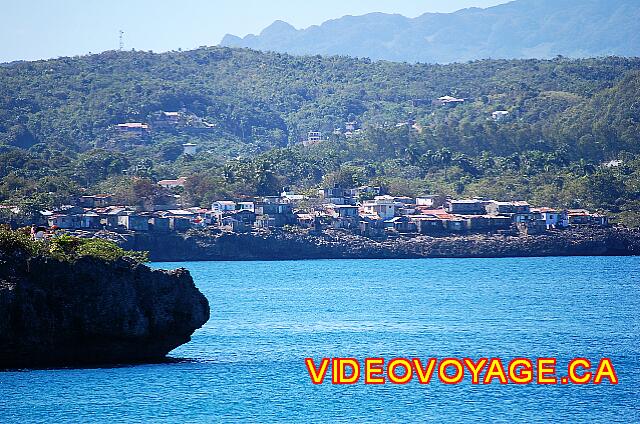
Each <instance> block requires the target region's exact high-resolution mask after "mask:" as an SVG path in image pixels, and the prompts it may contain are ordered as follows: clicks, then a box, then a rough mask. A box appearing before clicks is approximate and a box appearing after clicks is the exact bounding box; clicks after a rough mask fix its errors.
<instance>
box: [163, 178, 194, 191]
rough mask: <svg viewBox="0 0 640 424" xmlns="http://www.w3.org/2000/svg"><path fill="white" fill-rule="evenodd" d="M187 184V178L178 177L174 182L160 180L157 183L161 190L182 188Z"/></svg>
mask: <svg viewBox="0 0 640 424" xmlns="http://www.w3.org/2000/svg"><path fill="white" fill-rule="evenodd" d="M186 182H187V177H179V178H177V179H175V180H160V181H158V185H159V186H160V187H163V188H168V189H172V188H177V187H184V184H185V183H186Z"/></svg>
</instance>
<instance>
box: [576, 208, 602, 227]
mask: <svg viewBox="0 0 640 424" xmlns="http://www.w3.org/2000/svg"><path fill="white" fill-rule="evenodd" d="M568 218H569V224H570V225H599V226H607V225H609V218H608V217H607V216H605V215H600V214H592V213H590V212H589V211H587V210H585V209H570V210H569V211H568Z"/></svg>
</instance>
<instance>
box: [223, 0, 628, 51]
mask: <svg viewBox="0 0 640 424" xmlns="http://www.w3.org/2000/svg"><path fill="white" fill-rule="evenodd" d="M585 28H589V31H585V30H584V29H585ZM638 34H640V3H635V2H634V1H632V0H614V1H608V2H605V1H602V0H586V1H577V0H562V1H554V2H552V1H549V0H515V1H512V2H510V3H505V4H501V5H497V6H492V7H489V8H485V9H482V8H467V9H461V10H458V11H456V12H453V13H424V14H422V15H420V16H418V17H416V18H408V17H405V16H402V15H398V14H384V13H379V12H374V13H369V14H365V15H360V16H351V15H346V16H343V17H341V18H338V19H332V20H328V21H325V22H323V23H322V24H320V25H313V26H310V27H308V28H304V29H296V28H294V27H293V26H291V25H290V24H288V23H286V22H283V21H276V22H274V23H273V24H271V25H270V26H268V27H266V28H265V29H264V30H263V31H262V32H261V33H260V34H259V35H253V34H249V35H247V36H245V37H242V38H241V37H237V36H235V35H230V34H227V35H226V36H225V37H224V38H223V39H222V41H221V43H220V45H221V46H226V47H247V48H251V49H255V50H267V51H276V52H282V53H290V54H296V55H315V54H321V55H347V56H355V57H369V58H371V59H373V60H390V61H399V62H428V63H451V62H466V61H470V60H477V59H486V58H493V59H507V58H516V59H528V58H552V57H554V56H558V55H562V56H568V57H576V58H578V57H593V56H610V55H618V56H638V55H640V36H639V35H638Z"/></svg>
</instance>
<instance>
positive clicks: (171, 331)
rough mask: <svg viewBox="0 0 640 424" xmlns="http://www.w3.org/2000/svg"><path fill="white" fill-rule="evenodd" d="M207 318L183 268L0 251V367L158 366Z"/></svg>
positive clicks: (204, 301) (206, 310)
mask: <svg viewBox="0 0 640 424" xmlns="http://www.w3.org/2000/svg"><path fill="white" fill-rule="evenodd" d="M208 319H209V304H208V302H207V299H206V298H205V297H204V295H203V294H202V293H200V291H199V290H198V289H197V288H196V286H195V285H194V283H193V280H192V278H191V276H190V274H189V272H188V271H187V270H185V269H177V270H174V271H159V270H151V269H150V268H149V267H147V266H145V265H142V264H139V263H136V262H134V261H132V260H128V259H119V260H117V261H115V262H106V261H103V260H101V259H96V258H90V257H83V258H80V259H78V260H77V261H75V262H61V261H58V260H55V259H51V258H43V257H29V256H28V255H26V254H25V253H22V252H1V251H0V368H16V367H44V366H60V365H63V366H69V365H86V364H119V363H134V362H155V361H161V360H163V359H164V358H165V356H166V355H167V353H169V352H170V351H171V350H172V349H174V348H176V347H178V346H180V345H181V344H184V343H186V342H188V341H189V340H190V339H191V335H192V334H193V332H194V331H195V330H196V329H198V328H199V327H201V326H202V325H203V324H204V323H205V322H206V321H207V320H208Z"/></svg>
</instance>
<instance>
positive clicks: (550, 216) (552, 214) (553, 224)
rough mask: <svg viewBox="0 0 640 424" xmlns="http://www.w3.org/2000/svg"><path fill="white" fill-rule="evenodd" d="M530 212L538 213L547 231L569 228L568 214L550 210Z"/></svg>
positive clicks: (533, 210)
mask: <svg viewBox="0 0 640 424" xmlns="http://www.w3.org/2000/svg"><path fill="white" fill-rule="evenodd" d="M531 211H532V212H537V213H540V215H541V217H542V219H543V220H544V222H545V226H546V228H547V229H548V230H550V229H553V228H566V227H568V226H569V214H568V212H567V211H563V210H558V209H552V208H537V209H532V210H531Z"/></svg>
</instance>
